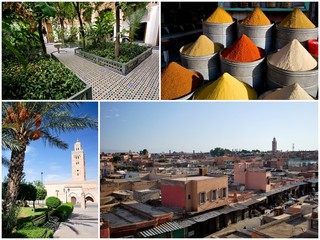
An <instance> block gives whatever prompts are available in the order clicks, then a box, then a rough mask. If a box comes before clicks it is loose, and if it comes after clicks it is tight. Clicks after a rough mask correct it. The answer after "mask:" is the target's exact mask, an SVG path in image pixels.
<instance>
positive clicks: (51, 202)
mask: <svg viewBox="0 0 320 240" xmlns="http://www.w3.org/2000/svg"><path fill="white" fill-rule="evenodd" d="M60 204H61V201H60V199H59V198H57V197H48V198H47V199H46V205H47V207H48V208H57V207H59V206H60Z"/></svg>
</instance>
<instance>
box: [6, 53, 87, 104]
mask: <svg viewBox="0 0 320 240" xmlns="http://www.w3.org/2000/svg"><path fill="white" fill-rule="evenodd" d="M2 84H3V86H2V89H3V91H2V93H3V99H24V100H27V99H34V100H38V99H47V100H50V99H55V100H60V99H67V98H70V97H72V96H73V95H74V94H76V93H78V92H80V91H81V90H83V89H84V88H85V84H84V83H83V82H82V81H81V80H80V79H79V78H78V77H77V76H76V75H75V74H74V73H73V72H71V71H70V70H69V69H67V68H66V67H65V66H64V65H63V64H62V63H60V62H59V61H58V60H55V59H53V58H50V57H41V58H38V59H35V60H33V61H31V62H29V64H28V66H27V68H26V69H24V68H23V67H22V66H21V65H19V64H18V63H17V62H16V61H3V66H2ZM4 89H5V90H4Z"/></svg>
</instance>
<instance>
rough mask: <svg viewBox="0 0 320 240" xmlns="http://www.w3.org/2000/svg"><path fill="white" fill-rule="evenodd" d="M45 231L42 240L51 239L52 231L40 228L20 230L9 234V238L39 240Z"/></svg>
mask: <svg viewBox="0 0 320 240" xmlns="http://www.w3.org/2000/svg"><path fill="white" fill-rule="evenodd" d="M45 230H47V233H46V235H45V236H44V238H53V231H52V230H51V229H45V228H41V227H32V228H31V227H30V228H22V229H19V230H17V231H15V232H13V233H11V234H10V235H9V236H8V237H9V238H41V237H42V235H43V233H44V231H45Z"/></svg>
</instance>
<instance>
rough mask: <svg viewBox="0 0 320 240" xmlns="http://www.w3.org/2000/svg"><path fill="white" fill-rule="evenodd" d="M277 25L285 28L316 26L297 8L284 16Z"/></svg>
mask: <svg viewBox="0 0 320 240" xmlns="http://www.w3.org/2000/svg"><path fill="white" fill-rule="evenodd" d="M279 26H281V27H287V28H315V27H316V26H315V25H314V24H313V23H312V22H311V21H310V20H309V18H308V17H307V16H306V15H305V14H304V13H303V12H302V11H301V10H300V9H299V8H295V9H294V10H293V11H292V12H291V13H290V14H289V15H288V16H286V17H285V18H284V19H283V20H282V21H281V22H280V23H279Z"/></svg>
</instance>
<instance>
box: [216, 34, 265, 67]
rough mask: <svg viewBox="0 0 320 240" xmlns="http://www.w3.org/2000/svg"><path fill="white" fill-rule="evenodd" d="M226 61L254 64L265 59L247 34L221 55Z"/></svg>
mask: <svg viewBox="0 0 320 240" xmlns="http://www.w3.org/2000/svg"><path fill="white" fill-rule="evenodd" d="M221 55H222V57H223V58H224V59H227V60H229V61H233V62H252V61H256V60H258V59H260V58H262V57H264V55H265V54H264V52H263V51H261V50H260V49H259V48H258V47H257V46H256V45H255V44H254V43H253V42H252V41H251V40H250V38H248V37H247V36H246V35H245V34H242V36H241V37H240V38H239V39H238V40H237V41H236V42H235V43H233V44H232V45H231V46H230V47H228V48H227V49H225V50H224V51H223V52H222V53H221Z"/></svg>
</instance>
